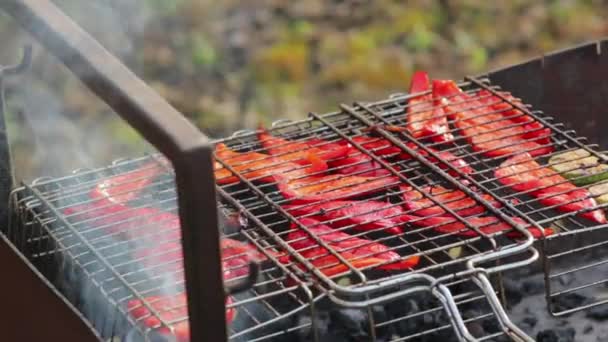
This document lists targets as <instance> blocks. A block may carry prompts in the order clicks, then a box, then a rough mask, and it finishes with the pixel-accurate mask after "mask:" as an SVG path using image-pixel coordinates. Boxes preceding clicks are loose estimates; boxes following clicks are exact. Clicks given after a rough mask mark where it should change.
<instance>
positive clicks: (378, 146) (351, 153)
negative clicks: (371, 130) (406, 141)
mask: <svg viewBox="0 0 608 342" xmlns="http://www.w3.org/2000/svg"><path fill="white" fill-rule="evenodd" d="M352 140H353V141H354V142H356V143H358V144H360V145H361V147H363V148H365V149H366V150H369V152H370V153H372V154H374V155H376V156H378V157H381V158H383V159H385V158H388V157H390V156H394V155H396V154H398V153H399V152H401V149H400V148H399V147H397V146H394V145H393V144H392V143H391V142H390V141H388V140H386V139H382V138H374V137H366V136H356V137H353V138H352ZM339 143H340V144H342V145H344V146H346V147H348V150H347V155H346V157H345V158H340V159H335V160H332V161H328V165H329V167H330V168H332V169H336V172H337V173H340V174H345V175H357V176H366V177H380V176H387V175H390V174H391V172H390V171H389V170H387V169H386V168H384V167H383V166H382V165H381V164H380V163H378V162H376V161H375V160H373V159H372V158H371V157H370V156H368V155H367V154H365V153H363V152H361V151H360V150H359V149H357V148H356V147H355V146H352V145H351V144H350V142H349V141H347V140H342V141H340V142H339Z"/></svg>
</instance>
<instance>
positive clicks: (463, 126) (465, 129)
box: [433, 80, 553, 157]
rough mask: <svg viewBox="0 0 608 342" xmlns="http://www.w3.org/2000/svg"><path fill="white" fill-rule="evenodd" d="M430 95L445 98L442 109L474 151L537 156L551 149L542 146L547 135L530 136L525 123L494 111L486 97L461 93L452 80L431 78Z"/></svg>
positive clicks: (491, 153) (551, 149)
mask: <svg viewBox="0 0 608 342" xmlns="http://www.w3.org/2000/svg"><path fill="white" fill-rule="evenodd" d="M482 94H484V93H482ZM433 97H435V98H441V97H444V98H445V99H444V102H445V103H446V106H445V109H446V112H447V113H448V115H449V116H450V119H452V120H454V125H456V127H458V129H459V130H460V132H461V133H462V134H463V135H464V136H465V137H466V138H467V140H468V141H469V143H470V144H471V146H472V147H473V149H474V150H475V151H480V152H483V154H484V155H486V156H488V157H499V156H505V155H514V154H517V153H520V152H528V153H530V154H531V155H533V156H538V155H543V154H546V153H550V152H551V151H553V147H552V146H543V145H542V142H546V137H545V138H543V140H536V139H532V138H530V132H528V131H527V130H526V128H525V127H524V125H521V124H518V123H517V122H516V121H512V120H510V119H509V118H508V116H505V115H502V114H500V113H493V112H494V111H495V108H493V107H492V105H488V103H487V101H486V100H479V99H477V98H475V97H473V96H470V95H469V94H467V93H464V92H463V91H462V90H460V88H458V86H457V85H456V83H454V81H447V80H445V81H444V80H435V81H433ZM484 101H485V103H484ZM537 125H538V124H537Z"/></svg>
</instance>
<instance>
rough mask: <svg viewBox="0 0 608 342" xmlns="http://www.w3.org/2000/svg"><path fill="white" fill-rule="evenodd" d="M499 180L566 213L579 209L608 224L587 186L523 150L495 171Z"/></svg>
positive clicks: (601, 222)
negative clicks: (542, 163) (571, 181)
mask: <svg viewBox="0 0 608 342" xmlns="http://www.w3.org/2000/svg"><path fill="white" fill-rule="evenodd" d="M495 176H496V178H497V179H498V181H499V182H500V183H502V184H504V185H507V186H509V187H511V188H512V189H514V190H515V191H519V192H526V193H527V194H529V195H530V196H533V197H535V198H537V199H538V201H539V202H540V203H542V204H544V205H547V206H556V207H557V210H559V211H562V212H579V211H583V210H586V211H584V212H582V213H579V214H578V215H579V216H581V217H584V218H587V219H589V220H591V221H594V222H597V223H600V224H603V223H606V216H605V214H604V212H603V211H602V210H601V209H594V208H596V207H597V203H596V201H595V200H594V199H593V196H592V195H591V193H589V191H588V190H587V189H584V188H579V187H577V186H576V185H574V184H572V183H570V182H569V181H568V180H567V179H565V178H564V177H562V176H561V175H560V174H559V173H557V172H556V171H554V170H551V169H550V168H548V167H544V166H541V165H540V164H538V163H537V162H536V161H535V160H534V159H533V158H532V156H531V155H530V154H528V153H521V154H518V155H516V156H514V157H511V158H509V159H507V160H506V161H504V162H503V163H502V164H501V165H500V167H499V168H498V169H496V171H495Z"/></svg>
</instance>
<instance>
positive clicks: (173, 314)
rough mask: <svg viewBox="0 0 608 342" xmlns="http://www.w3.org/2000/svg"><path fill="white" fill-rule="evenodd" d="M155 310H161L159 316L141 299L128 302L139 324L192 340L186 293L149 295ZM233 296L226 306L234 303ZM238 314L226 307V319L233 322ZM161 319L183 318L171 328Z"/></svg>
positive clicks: (128, 308) (178, 338)
mask: <svg viewBox="0 0 608 342" xmlns="http://www.w3.org/2000/svg"><path fill="white" fill-rule="evenodd" d="M144 300H145V301H146V303H148V304H149V305H150V306H151V307H152V308H153V309H154V310H156V311H157V312H159V315H160V319H159V317H157V316H155V315H154V314H152V313H151V312H150V310H148V308H147V307H145V306H144V304H143V303H142V301H141V300H139V299H134V300H130V301H129V302H128V303H127V310H128V312H129V314H130V315H131V317H133V319H134V320H135V321H137V322H138V324H142V325H143V326H144V327H146V328H150V329H156V331H157V332H158V333H159V334H161V335H165V336H167V337H168V336H172V337H173V338H175V340H176V341H178V342H188V341H190V323H189V321H188V302H187V298H186V294H185V293H179V294H175V295H166V296H149V297H146V298H144ZM232 302H233V300H232V298H231V297H226V306H228V305H230V304H232ZM235 316H236V309H235V308H227V309H226V321H227V323H231V322H232V321H233V320H234V317H235ZM161 319H162V320H163V321H165V322H171V321H176V320H181V321H180V322H177V323H173V324H171V329H170V328H169V327H166V326H162V322H161Z"/></svg>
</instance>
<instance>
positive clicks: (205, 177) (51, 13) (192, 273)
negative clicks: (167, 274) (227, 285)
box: [0, 0, 227, 341]
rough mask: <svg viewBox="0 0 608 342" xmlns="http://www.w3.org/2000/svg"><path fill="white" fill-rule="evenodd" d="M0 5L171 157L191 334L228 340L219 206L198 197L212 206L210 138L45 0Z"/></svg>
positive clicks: (10, 1) (17, 0) (196, 338)
mask: <svg viewBox="0 0 608 342" xmlns="http://www.w3.org/2000/svg"><path fill="white" fill-rule="evenodd" d="M0 7H1V8H2V9H4V10H5V11H6V12H8V13H9V14H11V15H12V16H13V17H14V18H15V19H16V20H17V21H18V23H19V24H20V25H22V26H23V27H24V28H25V29H26V30H27V31H29V32H30V33H31V34H32V35H33V36H34V37H36V38H37V39H38V40H39V41H40V43H41V44H43V45H44V46H45V47H46V48H47V49H49V50H50V51H51V52H52V53H53V54H54V55H55V56H56V57H57V58H59V59H60V60H61V61H62V62H63V63H64V64H65V65H66V66H67V67H68V68H69V69H70V70H71V71H72V72H74V74H76V76H78V77H79V78H80V80H81V81H82V82H83V83H84V84H86V85H87V86H88V87H89V88H90V89H91V90H92V91H93V92H94V93H95V94H97V96H99V97H100V98H101V99H102V100H104V101H105V102H106V103H107V104H108V105H109V106H110V107H112V108H113V109H114V110H115V111H116V112H117V113H118V114H119V115H121V117H123V118H124V119H125V120H126V121H127V122H128V123H129V124H130V125H131V126H133V127H134V128H135V129H136V130H137V131H138V132H139V133H141V134H142V135H143V137H144V138H146V139H147V140H148V141H149V142H150V143H151V144H152V145H154V147H156V148H157V149H158V150H159V151H160V152H161V153H163V154H164V155H166V156H167V157H168V158H169V159H170V160H171V162H172V163H173V165H174V167H175V173H176V179H177V186H178V197H179V198H178V201H179V206H180V210H179V214H180V219H181V222H182V225H181V227H182V245H183V253H184V264H185V271H186V272H185V273H186V285H187V286H186V287H187V290H188V313H189V319H190V328H191V338H192V340H193V341H203V340H207V341H209V340H212V341H225V340H227V330H226V318H225V305H224V288H223V279H222V272H221V258H220V247H219V230H218V229H217V228H218V227H217V215H216V214H217V213H215V212H213V211H208V210H205V211H203V210H200V206H201V205H203V204H204V205H208V206H207V208H215V207H216V203H215V184H214V175H213V172H212V169H213V168H212V161H211V148H210V145H209V140H208V138H207V137H206V136H205V135H203V134H202V133H201V132H200V131H199V130H198V129H197V128H196V127H195V126H194V125H192V124H191V123H190V122H188V120H187V119H186V118H185V117H184V116H183V115H181V114H180V113H179V112H178V111H177V110H175V109H174V108H173V107H172V106H171V105H170V104H169V103H167V102H166V101H165V100H164V99H163V98H162V97H160V96H159V95H158V94H157V93H156V92H154V91H153V90H152V89H151V88H150V87H148V86H147V85H146V84H145V83H144V82H143V81H142V80H140V79H139V78H138V77H137V76H135V75H134V74H133V73H132V72H131V71H130V70H129V69H128V68H127V67H125V66H124V65H123V64H122V63H121V62H120V61H119V60H118V59H117V58H115V57H114V56H113V55H112V54H110V53H109V52H108V51H106V50H105V49H104V48H103V47H102V46H101V45H100V44H99V43H98V42H97V41H96V40H95V39H94V38H93V37H91V36H90V35H89V34H88V33H86V32H85V31H84V30H83V29H82V28H80V27H79V26H78V24H76V23H75V22H74V21H72V20H71V19H70V18H69V17H68V16H66V15H65V14H64V13H62V11H61V10H60V9H59V8H57V7H56V6H55V5H54V4H53V3H52V2H51V1H49V0H5V1H2V2H1V3H0ZM210 213H212V214H210ZM203 275H204V276H203Z"/></svg>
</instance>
